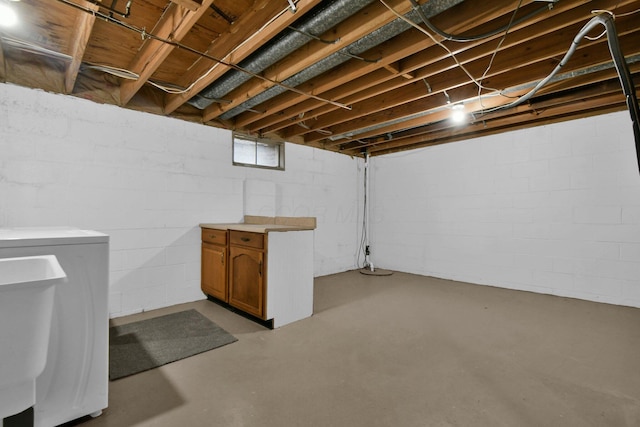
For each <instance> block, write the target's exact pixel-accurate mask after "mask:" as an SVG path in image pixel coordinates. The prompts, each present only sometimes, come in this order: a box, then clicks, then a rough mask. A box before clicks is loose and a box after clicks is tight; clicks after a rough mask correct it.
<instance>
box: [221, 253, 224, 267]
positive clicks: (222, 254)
mask: <svg viewBox="0 0 640 427" xmlns="http://www.w3.org/2000/svg"><path fill="white" fill-rule="evenodd" d="M220 262H221V263H222V264H224V252H222V253H221V254H220Z"/></svg>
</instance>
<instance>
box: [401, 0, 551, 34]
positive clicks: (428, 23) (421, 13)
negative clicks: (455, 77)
mask: <svg viewBox="0 0 640 427" xmlns="http://www.w3.org/2000/svg"><path fill="white" fill-rule="evenodd" d="M411 4H412V5H413V10H415V11H416V12H417V13H418V15H419V16H420V19H421V20H422V22H423V23H424V25H426V26H427V28H429V29H430V30H431V31H433V32H434V33H436V34H438V35H439V36H440V37H442V38H444V39H446V40H450V41H454V42H460V43H467V42H474V41H478V40H482V39H486V38H489V37H492V36H495V35H496V34H500V33H502V32H504V31H506V30H508V29H509V28H510V27H511V26H514V25H518V24H520V23H522V22H524V21H526V20H528V19H531V18H533V17H534V16H536V15H538V14H540V13H542V12H545V11H547V10H550V9H551V8H553V3H549V4H548V5H546V6H543V7H541V8H540V9H536V10H534V11H533V12H531V13H529V14H527V15H525V16H523V17H522V18H519V19H517V20H515V21H513V22H509V23H508V24H507V25H504V26H502V27H500V28H497V29H495V30H492V31H489V32H486V33H484V34H478V35H475V36H456V35H454V34H449V33H446V32H444V31H442V30H441V29H440V28H438V27H436V26H435V25H433V24H432V23H431V21H429V18H427V15H425V13H424V11H423V10H422V8H421V7H420V5H419V4H418V3H417V2H416V0H411ZM519 7H520V5H518V8H519ZM517 11H518V10H517V9H516V12H517Z"/></svg>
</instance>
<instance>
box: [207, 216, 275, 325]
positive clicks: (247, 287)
mask: <svg viewBox="0 0 640 427" xmlns="http://www.w3.org/2000/svg"><path fill="white" fill-rule="evenodd" d="M266 239H267V236H266V234H263V233H251V232H243V231H233V230H231V231H226V230H224V231H223V230H211V229H204V228H203V229H202V271H201V287H202V291H203V292H204V293H205V294H207V295H209V296H212V297H214V298H217V299H219V300H221V301H224V302H226V303H229V305H231V306H233V307H235V308H238V309H240V310H242V311H244V312H245V313H249V314H251V315H253V316H256V317H259V318H260V319H263V320H266V318H265V294H266V292H265V288H264V284H265V280H264V278H265V267H266V266H265V257H266V254H265V252H264V248H265V241H266ZM227 242H228V243H227ZM227 260H228V261H227Z"/></svg>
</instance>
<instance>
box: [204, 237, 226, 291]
mask: <svg viewBox="0 0 640 427" xmlns="http://www.w3.org/2000/svg"><path fill="white" fill-rule="evenodd" d="M228 255H229V250H228V248H227V232H226V231H223V230H210V229H204V228H203V229H202V259H201V281H200V283H201V288H202V292H204V293H205V294H207V295H211V296H212V297H214V298H218V299H219V300H222V301H224V302H228V300H229V298H228V295H229V294H228V292H227V289H228V286H227V260H228V258H229V256H228Z"/></svg>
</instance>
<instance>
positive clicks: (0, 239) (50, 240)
mask: <svg viewBox="0 0 640 427" xmlns="http://www.w3.org/2000/svg"><path fill="white" fill-rule="evenodd" d="M107 242H109V236H108V235H106V234H104V233H100V232H99V231H94V230H81V229H79V228H75V227H14V228H0V248H11V247H22V246H53V245H56V246H57V245H76V244H87V243H107Z"/></svg>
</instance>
